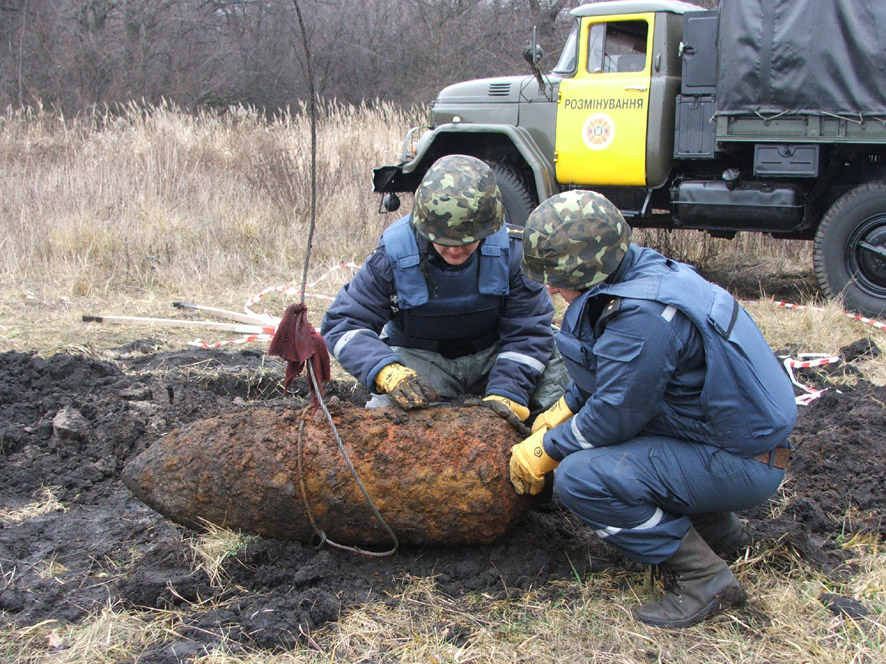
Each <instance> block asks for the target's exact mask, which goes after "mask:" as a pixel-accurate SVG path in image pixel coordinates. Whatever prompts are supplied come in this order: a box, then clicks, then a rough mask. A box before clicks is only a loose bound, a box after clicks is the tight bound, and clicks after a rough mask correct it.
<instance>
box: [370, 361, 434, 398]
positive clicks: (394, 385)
mask: <svg viewBox="0 0 886 664" xmlns="http://www.w3.org/2000/svg"><path fill="white" fill-rule="evenodd" d="M375 384H376V385H377V386H378V389H379V390H380V391H382V392H384V393H385V394H390V395H391V397H392V398H393V399H394V401H396V402H397V405H398V406H400V408H405V409H406V410H411V409H413V408H427V407H428V405H429V404H430V403H431V402H432V401H436V400H437V399H439V398H440V395H439V394H437V390H435V389H434V388H433V387H432V386H431V384H430V383H429V382H428V381H427V379H425V378H422V377H421V376H419V375H418V374H417V373H416V372H415V371H413V370H412V369H410V368H409V367H405V366H403V365H402V364H400V363H399V362H392V363H391V364H389V365H387V366H386V367H383V368H382V370H381V371H379V372H378V374H377V375H376V377H375Z"/></svg>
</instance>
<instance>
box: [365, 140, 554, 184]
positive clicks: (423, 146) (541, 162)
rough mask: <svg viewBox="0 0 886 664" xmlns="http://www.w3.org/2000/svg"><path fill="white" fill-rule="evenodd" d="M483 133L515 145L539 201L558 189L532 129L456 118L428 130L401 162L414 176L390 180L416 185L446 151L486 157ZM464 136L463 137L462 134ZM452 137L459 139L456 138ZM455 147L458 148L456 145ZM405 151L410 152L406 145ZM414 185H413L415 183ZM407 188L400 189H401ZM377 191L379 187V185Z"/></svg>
mask: <svg viewBox="0 0 886 664" xmlns="http://www.w3.org/2000/svg"><path fill="white" fill-rule="evenodd" d="M455 134H458V137H455V136H454V135H455ZM480 135H498V136H500V137H501V138H502V139H503V140H504V141H507V142H508V143H510V144H511V145H512V146H513V147H514V149H516V151H517V152H518V153H519V155H520V157H521V158H522V159H523V161H525V162H526V165H527V166H528V167H529V169H530V170H531V171H532V174H533V184H534V187H535V194H536V196H537V198H538V200H539V201H543V200H545V199H546V198H549V197H550V196H553V195H554V194H555V193H557V192H558V191H559V188H558V187H557V181H556V178H555V176H554V172H553V170H552V169H551V167H550V166H549V164H548V160H547V159H546V158H545V156H544V155H543V154H542V153H541V151H540V150H539V149H538V147H537V146H536V144H535V141H533V140H532V137H531V136H530V135H529V133H528V132H527V131H526V130H525V129H523V128H522V127H514V126H507V125H494V124H470V125H468V124H461V123H454V122H450V123H447V124H443V125H440V126H439V127H435V128H434V129H430V130H428V131H426V132H425V133H424V134H423V135H422V137H421V138H420V139H419V142H418V146H417V147H416V151H415V155H414V156H413V157H412V158H411V159H410V160H408V161H406V162H403V163H402V164H400V165H399V166H398V168H399V170H400V172H401V173H402V174H403V176H411V177H403V178H396V177H394V178H393V181H392V182H391V183H390V184H392V185H393V184H395V183H396V181H397V180H398V179H399V180H401V182H410V183H412V182H414V183H415V186H418V183H419V182H420V181H421V178H422V177H423V176H424V173H425V172H426V171H427V170H428V168H430V166H431V164H432V163H433V162H434V161H435V160H437V159H439V158H440V157H442V156H444V155H446V154H454V153H457V152H459V151H463V153H464V154H470V155H473V156H476V157H478V158H481V159H482V158H484V157H485V156H487V155H484V154H483V150H482V149H479V150H478V141H477V140H476V138H477V137H479V136H480ZM462 136H464V138H461V137H462ZM453 138H456V139H457V140H453ZM407 140H409V134H407ZM456 147H457V149H454V148H456ZM403 154H407V151H406V149H405V146H404V152H403ZM382 168H386V167H382ZM376 170H380V169H376ZM412 188H413V189H414V187H412ZM406 190H407V189H400V191H406ZM376 191H380V190H379V189H376Z"/></svg>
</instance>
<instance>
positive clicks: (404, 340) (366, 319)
mask: <svg viewBox="0 0 886 664" xmlns="http://www.w3.org/2000/svg"><path fill="white" fill-rule="evenodd" d="M521 252H522V248H521V239H520V238H519V237H509V233H508V229H506V228H503V229H502V230H500V231H499V232H497V233H494V234H493V235H490V236H489V237H487V238H485V239H484V240H483V241H482V242H481V244H480V246H479V247H478V248H477V251H475V252H474V254H472V255H471V257H470V258H469V259H468V260H467V261H465V262H464V263H463V264H462V265H458V266H452V265H449V264H447V263H446V262H445V261H444V260H443V259H442V258H441V257H440V256H439V255H438V254H437V253H436V252H435V251H434V250H433V248H432V247H431V246H426V247H420V246H419V243H418V241H417V240H416V235H415V232H414V230H413V228H412V224H411V218H410V217H409V216H407V217H404V218H402V219H400V220H399V221H397V222H395V223H394V224H392V225H391V226H390V227H389V228H388V229H387V230H385V232H384V233H383V234H382V237H381V239H380V240H379V244H378V246H377V247H376V249H375V251H374V252H373V253H372V254H371V255H370V256H369V258H368V259H367V260H366V261H365V263H364V265H363V266H362V267H361V268H360V270H359V271H358V272H357V274H356V275H354V278H353V279H352V280H351V281H350V282H349V283H347V284H345V286H343V287H342V288H341V290H340V291H339V293H338V295H337V296H336V298H335V301H334V302H333V303H332V305H331V306H330V307H329V310H328V311H327V312H326V315H325V316H324V317H323V322H322V323H321V327H320V331H321V333H322V334H323V337H324V339H325V340H326V345H327V346H328V347H329V349H330V351H331V352H332V354H333V356H334V357H335V358H336V359H337V360H338V361H339V363H340V364H341V365H342V367H344V369H345V370H346V371H348V372H349V373H350V374H351V375H353V376H354V377H356V378H357V380H359V381H360V382H361V383H363V384H364V385H366V386H367V387H372V385H373V381H374V379H375V376H376V375H377V374H378V372H379V371H380V370H381V369H382V368H383V367H384V366H386V365H388V364H390V363H391V362H400V361H401V360H400V358H399V356H398V355H397V353H396V352H395V351H393V350H392V349H391V346H403V347H407V348H420V349H424V350H432V351H437V352H439V353H441V354H442V355H444V356H446V357H460V356H463V355H469V354H472V353H475V352H478V351H480V350H483V349H485V348H488V347H490V346H492V345H493V344H497V345H498V357H497V360H496V362H495V365H494V367H493V369H492V371H491V372H490V374H489V380H488V384H487V388H486V394H498V395H501V396H504V397H508V398H510V399H513V400H515V401H517V402H519V403H521V404H523V405H526V404H528V403H529V395H530V394H532V392H533V390H534V389H535V385H536V383H537V382H538V379H539V377H540V376H541V374H542V372H543V371H544V368H545V366H546V365H547V363H548V361H549V360H550V357H551V353H552V351H553V346H554V341H553V332H552V329H551V322H552V320H553V315H554V308H553V304H552V303H551V301H550V298H549V297H548V295H547V293H546V292H545V289H544V287H543V286H542V285H541V284H538V283H536V282H534V281H531V280H529V279H526V278H524V277H523V274H522V272H521V271H520V259H521ZM382 331H384V333H382Z"/></svg>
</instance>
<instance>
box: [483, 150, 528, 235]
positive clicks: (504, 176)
mask: <svg viewBox="0 0 886 664" xmlns="http://www.w3.org/2000/svg"><path fill="white" fill-rule="evenodd" d="M489 167H490V168H491V169H492V172H493V173H495V179H496V181H497V182H498V188H499V189H500V190H501V198H502V203H504V206H505V211H506V212H507V214H508V223H509V224H513V225H514V226H521V227H522V226H523V225H524V224H525V223H526V218H527V217H528V216H529V213H530V212H532V211H533V210H534V209H535V206H536V202H535V197H534V196H533V195H532V194H531V193H529V189H528V187H527V186H526V184H525V183H524V182H523V178H521V177H520V176H519V175H518V174H517V171H515V170H514V169H513V168H511V167H509V166H505V165H503V164H499V163H495V162H492V163H490V164H489Z"/></svg>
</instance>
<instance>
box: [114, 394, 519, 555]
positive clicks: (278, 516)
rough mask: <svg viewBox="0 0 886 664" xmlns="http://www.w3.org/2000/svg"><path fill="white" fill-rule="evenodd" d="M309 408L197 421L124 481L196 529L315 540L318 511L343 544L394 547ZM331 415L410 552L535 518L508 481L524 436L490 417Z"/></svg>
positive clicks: (140, 461) (338, 411)
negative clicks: (215, 527)
mask: <svg viewBox="0 0 886 664" xmlns="http://www.w3.org/2000/svg"><path fill="white" fill-rule="evenodd" d="M310 410H311V409H307V410H305V409H299V410H294V409H290V408H285V407H257V408H249V409H245V410H242V411H237V412H233V413H228V414H225V415H221V416H219V417H214V418H209V419H205V420H200V421H196V422H193V423H191V424H189V425H187V426H184V427H181V428H179V429H177V430H175V431H172V432H171V433H169V434H167V435H166V436H164V437H163V438H161V439H159V440H157V441H156V442H155V443H154V444H152V445H151V446H150V447H149V448H148V449H147V450H146V451H145V452H143V453H142V454H140V455H139V456H137V457H136V458H134V459H132V460H131V461H130V462H129V463H128V464H127V466H126V468H125V470H124V474H123V480H124V482H125V484H126V486H127V487H128V488H129V489H130V491H132V492H133V494H135V495H136V496H137V497H138V498H139V499H140V500H141V501H142V502H144V503H146V504H147V505H148V506H150V507H152V508H153V509H155V510H157V511H158V512H160V513H161V514H163V515H164V516H166V517H167V518H169V519H171V520H172V521H175V522H176V523H179V524H181V525H184V526H188V527H192V528H201V527H202V525H203V524H205V523H206V522H209V523H212V524H216V525H219V526H224V527H227V528H231V529H235V530H241V531H244V532H250V533H256V534H260V535H265V536H268V537H274V538H278V539H287V540H298V541H302V542H308V541H311V540H312V539H314V538H315V531H314V529H313V527H312V526H311V523H310V520H309V518H308V514H307V511H306V509H305V503H306V502H307V503H308V505H309V506H310V511H311V514H312V516H313V518H314V520H315V522H316V523H317V525H318V526H319V527H320V528H322V529H323V531H324V532H325V533H326V534H327V535H328V537H329V538H330V539H332V540H333V541H336V542H339V543H342V544H349V545H354V546H379V545H385V544H386V543H387V544H389V543H390V536H389V535H388V534H387V532H386V531H385V529H384V527H383V526H382V525H381V523H379V521H378V519H377V518H376V517H375V516H374V515H373V513H372V510H371V508H370V506H369V505H368V503H367V501H366V499H365V498H364V496H363V494H362V492H361V491H360V489H359V487H358V485H357V483H356V481H355V479H354V476H353V474H352V472H351V471H350V469H349V468H348V466H347V463H346V461H345V459H344V457H343V455H342V453H341V451H340V450H339V448H338V445H337V444H336V442H335V439H334V437H333V433H332V430H331V428H330V426H329V424H328V422H327V421H326V418H325V416H324V414H323V413H322V412H317V413H316V414H313V415H312V414H310ZM329 410H330V414H331V416H332V418H333V420H334V422H335V424H336V428H337V430H338V433H339V436H340V437H341V439H342V441H343V443H344V446H345V449H346V450H347V452H348V456H349V458H350V460H351V463H352V464H353V465H354V469H355V470H356V473H357V474H358V476H359V477H360V480H361V482H362V483H363V485H364V487H365V488H366V490H367V492H368V494H369V496H370V497H371V498H372V501H373V503H374V504H375V506H376V508H377V509H378V510H379V512H380V513H381V515H382V516H383V517H384V519H385V521H386V522H387V524H388V525H389V526H390V527H391V529H392V530H393V532H394V533H395V535H396V536H397V539H398V541H399V542H400V543H401V544H450V545H460V544H488V543H490V542H493V541H495V540H496V539H498V538H499V537H501V536H502V535H504V534H505V533H506V532H507V530H508V529H509V528H510V527H511V526H512V525H513V524H514V523H515V522H516V521H518V520H519V519H520V518H521V517H522V516H523V515H524V514H525V513H526V511H527V509H528V501H527V499H526V498H525V497H524V496H519V495H517V494H516V493H515V492H514V490H513V488H512V486H511V483H510V480H509V476H508V458H509V450H510V447H511V446H512V445H514V444H515V443H517V442H519V439H520V438H519V435H518V434H517V433H516V432H515V431H514V430H513V429H512V428H511V427H510V425H508V424H507V422H505V421H504V420H502V419H501V418H499V417H498V416H497V415H495V414H494V413H492V412H491V411H490V410H489V409H487V408H483V407H478V406H470V407H457V406H453V407H437V408H429V409H425V410H418V411H411V412H409V413H406V412H404V411H402V410H400V409H398V408H374V409H366V408H361V407H358V406H353V405H351V404H348V403H342V402H340V403H333V404H330V406H329ZM300 430H301V435H300V434H299V431H300ZM299 445H301V465H300V467H301V472H299ZM302 483H303V484H302ZM302 486H303V487H304V488H302ZM303 491H304V496H303Z"/></svg>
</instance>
